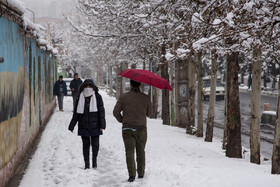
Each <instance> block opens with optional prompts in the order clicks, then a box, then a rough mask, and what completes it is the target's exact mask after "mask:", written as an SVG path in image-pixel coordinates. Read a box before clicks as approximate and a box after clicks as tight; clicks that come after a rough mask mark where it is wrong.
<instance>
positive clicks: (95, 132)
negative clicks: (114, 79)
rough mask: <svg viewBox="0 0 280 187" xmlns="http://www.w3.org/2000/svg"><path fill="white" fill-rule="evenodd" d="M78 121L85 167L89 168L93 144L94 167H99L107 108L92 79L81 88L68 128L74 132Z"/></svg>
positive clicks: (86, 81) (87, 80)
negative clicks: (98, 157) (100, 141)
mask: <svg viewBox="0 0 280 187" xmlns="http://www.w3.org/2000/svg"><path fill="white" fill-rule="evenodd" d="M77 122H78V135H79V136H81V138H82V141H83V155H84V161H85V169H89V167H90V161H89V150H90V145H91V146H92V167H93V168H97V155H98V151H99V135H102V131H103V130H104V129H105V128H106V121H105V109H104V106H103V100H102V97H101V95H100V94H99V93H98V88H97V87H96V85H95V84H94V82H93V81H92V80H91V79H86V80H85V81H84V82H83V84H82V85H81V86H80V88H79V96H78V99H77V102H76V106H75V108H74V113H73V117H72V120H71V122H70V124H69V127H68V129H69V130H70V131H71V132H73V130H74V128H75V126H76V124H77Z"/></svg>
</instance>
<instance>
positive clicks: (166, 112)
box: [161, 44, 170, 125]
mask: <svg viewBox="0 0 280 187" xmlns="http://www.w3.org/2000/svg"><path fill="white" fill-rule="evenodd" d="M165 47H166V46H165V44H163V45H162V48H161V49H162V51H161V52H162V53H161V54H162V65H161V77H162V78H164V79H165V80H167V81H168V82H169V74H168V62H167V61H166V59H165V54H166V49H165ZM162 122H163V124H164V125H170V108H169V92H168V91H167V90H162Z"/></svg>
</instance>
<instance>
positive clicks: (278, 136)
mask: <svg viewBox="0 0 280 187" xmlns="http://www.w3.org/2000/svg"><path fill="white" fill-rule="evenodd" d="M271 173H272V174H280V81H279V82H278V101H277V114H276V121H275V130H274V141H273V152H272V167H271Z"/></svg>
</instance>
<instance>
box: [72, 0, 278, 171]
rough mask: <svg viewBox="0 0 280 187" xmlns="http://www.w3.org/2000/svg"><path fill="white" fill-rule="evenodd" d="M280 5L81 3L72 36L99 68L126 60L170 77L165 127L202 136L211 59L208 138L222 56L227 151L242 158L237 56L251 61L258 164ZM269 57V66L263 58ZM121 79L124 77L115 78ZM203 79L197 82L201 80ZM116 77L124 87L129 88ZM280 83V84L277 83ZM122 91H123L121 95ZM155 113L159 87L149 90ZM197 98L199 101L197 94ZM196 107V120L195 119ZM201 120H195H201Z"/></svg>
mask: <svg viewBox="0 0 280 187" xmlns="http://www.w3.org/2000/svg"><path fill="white" fill-rule="evenodd" d="M279 7H280V2H279V1H278V0H239V1H237V0H211V1H208V0H192V1H191V0H151V1H150V0H149V1H148V0H140V1H138V0H137V1H136V0H121V1H115V0H79V3H78V4H77V12H76V14H72V15H71V16H68V17H67V22H68V23H69V24H70V25H71V26H72V33H71V37H76V38H78V42H79V43H80V45H81V46H80V51H86V54H87V55H89V54H94V57H93V58H94V61H95V63H96V64H98V65H97V67H100V68H104V65H106V67H107V68H108V69H109V72H110V73H109V74H110V79H111V81H110V88H111V89H110V90H111V91H112V87H113V85H112V77H113V76H112V70H113V68H116V70H117V72H119V71H121V68H127V67H128V65H132V67H133V68H135V65H137V66H138V67H141V68H144V69H150V70H152V71H154V72H155V73H158V74H160V75H161V76H162V77H163V78H165V79H166V80H168V81H170V83H171V85H172V87H173V88H174V92H171V95H169V93H168V92H166V91H163V92H162V94H161V97H162V111H161V112H162V119H163V124H166V125H170V124H172V125H175V126H179V127H183V128H186V132H187V133H188V134H196V135H197V136H198V137H203V102H202V100H203V87H202V86H203V85H202V82H203V80H202V79H203V65H202V64H203V62H204V61H209V62H211V68H210V71H211V73H210V74H211V94H210V99H209V111H208V116H207V128H206V135H205V141H209V142H211V141H212V138H213V126H214V117H215V110H214V109H215V107H214V105H215V99H216V95H215V94H216V79H217V70H218V66H217V64H219V61H223V62H224V67H223V68H224V69H225V74H226V93H225V94H226V97H225V122H224V141H223V148H225V149H226V156H228V157H234V158H241V157H242V154H241V150H242V146H241V116H240V106H239V105H240V101H239V86H238V79H239V76H238V75H239V73H240V66H239V61H240V58H243V59H244V60H245V61H247V62H250V63H251V64H252V70H251V72H252V104H251V110H252V111H251V133H250V134H251V135H250V148H251V149H250V150H251V162H253V163H256V164H260V113H261V111H260V108H261V106H260V100H261V77H262V75H261V73H262V68H267V66H268V64H278V63H279V53H280V50H279V46H280V40H279V35H280V32H279V23H280V9H279ZM264 62H265V63H264ZM117 79H118V78H117ZM196 81H197V83H196ZM121 82H122V81H121V80H120V81H118V80H117V84H118V85H123V84H122V83H121ZM278 88H279V87H278ZM117 93H119V92H117ZM149 94H150V95H151V97H152V100H153V105H154V106H153V108H154V117H156V116H157V114H158V111H157V106H158V102H157V101H158V99H157V97H158V91H157V90H156V89H151V90H150V92H149ZM196 95H197V103H195V96H196ZM195 104H196V105H197V122H195ZM279 111H280V95H279V97H278V108H277V117H276V118H277V120H276V122H275V138H274V145H273V156H272V173H273V174H280V113H279ZM195 124H196V125H195Z"/></svg>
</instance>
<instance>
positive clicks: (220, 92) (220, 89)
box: [203, 77, 225, 100]
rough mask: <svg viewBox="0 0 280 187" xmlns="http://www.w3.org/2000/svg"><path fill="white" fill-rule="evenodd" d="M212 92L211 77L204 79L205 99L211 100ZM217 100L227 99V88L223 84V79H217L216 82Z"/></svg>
mask: <svg viewBox="0 0 280 187" xmlns="http://www.w3.org/2000/svg"><path fill="white" fill-rule="evenodd" d="M210 90H211V77H204V78H203V99H204V100H207V99H208V100H209V98H210ZM216 98H217V99H222V100H224V99H225V87H224V86H223V84H222V82H221V78H217V82H216Z"/></svg>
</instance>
